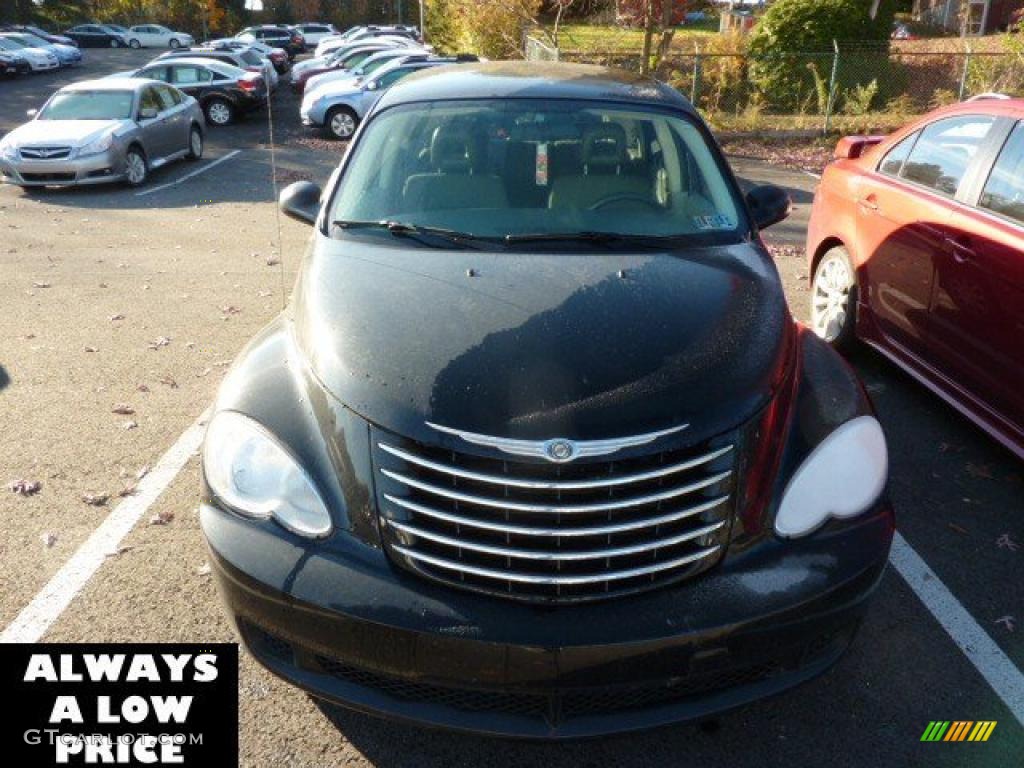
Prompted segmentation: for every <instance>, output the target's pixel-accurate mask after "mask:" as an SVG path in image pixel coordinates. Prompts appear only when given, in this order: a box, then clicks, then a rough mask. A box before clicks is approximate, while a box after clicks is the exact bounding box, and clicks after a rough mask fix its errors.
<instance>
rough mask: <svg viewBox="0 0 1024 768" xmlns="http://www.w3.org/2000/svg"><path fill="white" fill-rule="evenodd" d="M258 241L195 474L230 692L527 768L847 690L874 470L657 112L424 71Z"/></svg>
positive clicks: (840, 378) (605, 89)
mask: <svg viewBox="0 0 1024 768" xmlns="http://www.w3.org/2000/svg"><path fill="white" fill-rule="evenodd" d="M321 200H322V201H323V202H322V203H321ZM281 207H282V210H283V211H284V212H285V213H286V214H287V215H289V216H292V217H293V218H295V219H297V220H300V221H304V222H307V223H309V224H311V225H312V229H311V240H312V242H311V243H310V245H309V247H308V249H307V250H306V256H305V257H304V258H303V260H302V262H301V265H300V268H299V276H298V278H297V282H296V288H295V291H294V293H293V298H292V303H291V306H290V307H289V308H288V310H287V311H286V312H284V313H282V314H281V315H280V316H279V317H278V318H277V319H275V320H274V321H272V322H271V323H270V325H269V326H268V327H266V328H265V329H264V330H263V331H261V332H260V333H259V335H258V336H257V338H256V339H254V340H253V341H252V342H251V343H250V344H249V345H248V346H247V347H246V350H245V351H244V352H243V353H242V354H241V355H240V357H239V358H238V359H237V360H236V361H235V362H234V364H233V366H232V368H231V370H230V371H229V373H228V374H227V377H226V379H225V381H224V383H223V385H222V387H221V389H220V392H219V395H218V397H217V399H216V405H215V406H214V408H213V414H212V418H211V420H210V422H209V425H208V428H207V432H206V437H205V442H204V446H203V451H202V468H203V471H202V478H203V479H202V483H203V485H202V490H201V499H202V501H201V507H200V523H201V527H202V530H203V533H204V535H205V538H206V541H207V544H208V546H209V552H210V564H211V568H212V571H213V573H214V575H215V579H216V582H217V585H218V588H219V591H220V593H221V596H222V598H223V603H224V605H225V606H226V608H227V610H228V612H229V613H230V614H231V617H232V619H233V620H234V626H237V627H238V629H239V631H240V635H241V641H242V643H243V644H244V645H245V647H246V648H247V649H248V650H249V652H250V653H251V654H252V656H253V657H254V658H255V659H256V660H257V661H258V662H259V663H261V664H263V665H264V666H266V667H267V668H268V669H270V670H271V671H272V672H274V673H275V674H276V675H278V676H280V677H282V678H284V679H285V680H289V681H291V682H293V683H294V684H296V685H299V686H301V687H302V689H303V690H305V691H306V692H308V693H310V694H312V695H313V696H314V697H317V698H319V699H321V700H322V701H325V702H328V703H326V704H324V705H323V706H324V708H325V709H326V710H327V711H328V712H333V711H334V710H333V709H332V708H333V707H336V706H337V705H342V706H350V707H355V708H357V709H360V710H362V711H364V712H372V713H375V714H379V715H384V716H390V717H395V718H399V719H402V720H405V721H413V722H418V723H422V724H429V725H432V726H444V727H449V728H458V729H461V730H468V731H482V732H486V733H488V734H492V735H509V736H519V737H531V738H538V739H554V738H567V737H579V736H593V735H599V734H605V733H611V732H616V731H630V730H635V729H638V728H642V727H646V726H653V725H661V724H665V723H669V722H673V721H677V720H684V719H692V718H701V717H706V716H709V715H711V714H713V713H715V712H717V711H719V710H722V709H725V708H731V707H735V706H738V705H741V704H744V703H747V702H750V701H753V700H756V699H760V698H763V697H765V696H769V695H771V694H774V693H777V692H780V691H782V690H784V689H787V688H789V687H791V686H794V685H797V684H799V683H801V682H803V681H805V680H807V679H809V678H812V677H814V676H815V675H818V674H820V673H821V672H823V671H824V670H826V669H827V668H828V667H829V666H830V665H832V664H833V663H834V662H835V661H836V660H837V659H838V658H839V657H840V656H841V655H842V654H843V652H844V651H845V649H846V648H847V647H848V645H849V643H850V642H851V640H852V638H853V637H854V635H855V633H856V628H857V626H858V624H859V623H860V621H861V618H862V616H863V614H864V611H865V608H866V604H867V601H868V599H869V597H870V595H871V593H872V591H873V590H874V588H875V586H876V584H877V583H878V581H879V579H880V577H881V575H882V573H883V572H884V569H885V565H886V560H887V556H888V552H889V546H890V541H891V537H892V535H893V528H894V519H893V513H892V508H891V506H890V504H889V501H888V499H887V496H886V493H885V486H886V476H887V454H886V446H885V439H884V437H883V435H882V430H881V427H880V426H879V424H878V421H877V420H876V419H875V417H874V415H873V413H872V409H871V405H870V403H869V401H868V399H867V397H866V395H865V394H864V391H863V388H862V386H861V385H860V383H859V382H858V380H857V377H856V375H855V374H854V372H853V371H852V370H851V369H850V367H849V366H848V365H847V364H846V363H845V362H844V361H843V359H842V358H841V357H840V356H839V355H838V354H836V353H835V352H834V351H833V350H831V349H829V347H828V346H827V345H826V344H825V343H824V342H822V341H821V340H820V339H819V338H818V337H817V336H815V335H814V334H813V333H811V332H809V331H807V330H806V329H804V328H803V327H801V326H800V325H798V324H796V323H795V322H794V321H793V320H792V317H791V314H790V311H789V308H788V307H787V305H786V299H785V294H784V292H783V288H782V283H781V280H780V278H779V274H778V271H777V270H776V267H775V265H774V263H773V261H772V258H771V256H770V255H769V253H768V251H767V249H766V248H765V246H764V244H763V242H762V240H761V237H760V234H759V233H760V230H761V229H763V228H764V227H767V226H769V225H771V224H772V223H774V222H776V221H779V220H781V219H782V218H784V217H785V216H786V215H787V213H788V211H789V207H790V201H789V198H788V197H787V195H786V194H785V192H784V191H782V190H780V189H778V188H775V187H759V188H755V189H753V190H751V191H750V192H748V194H747V195H746V197H744V196H743V195H742V194H741V192H740V189H739V187H738V185H737V183H736V181H735V179H734V177H733V175H732V173H731V172H730V171H729V168H728V166H727V164H726V162H725V159H724V157H723V156H722V154H721V152H720V150H719V149H718V146H717V144H716V142H715V140H714V138H713V137H712V135H711V132H710V131H709V130H708V128H707V126H706V125H705V124H704V123H703V121H702V120H701V118H700V116H699V115H698V113H697V112H696V110H695V109H693V107H691V106H690V104H689V103H688V102H687V101H686V100H685V99H684V98H683V97H682V96H681V95H680V94H679V93H678V92H677V91H676V90H674V89H672V88H670V87H668V86H666V85H664V84H661V83H658V82H656V81H654V80H651V79H646V78H640V77H638V76H637V75H635V74H633V73H621V74H617V73H615V72H614V71H613V70H608V69H605V68H599V67H589V66H582V65H567V64H552V63H548V62H545V63H543V64H539V63H538V64H531V63H524V62H515V63H500V64H496V63H495V64H466V65H461V66H458V67H438V68H435V69H433V70H430V71H427V72H422V71H421V72H420V73H419V74H417V75H414V76H411V77H409V78H407V79H405V80H403V81H402V82H401V83H400V84H399V85H398V86H397V87H395V88H392V89H391V90H389V91H387V92H386V93H385V94H384V96H383V98H382V99H381V100H380V102H379V103H378V104H377V106H376V107H375V108H374V110H373V111H372V113H371V114H370V115H369V116H368V117H367V120H366V122H365V124H364V125H363V127H362V129H361V130H360V132H359V135H358V136H357V138H356V140H355V142H354V143H353V145H352V147H351V148H350V149H349V151H348V152H347V154H346V156H345V158H344V159H343V160H342V162H341V167H340V168H339V170H338V171H337V172H336V173H335V174H333V175H332V177H331V180H330V182H329V186H328V187H327V189H325V190H323V191H322V190H321V189H320V188H319V187H317V186H316V185H314V184H312V183H310V182H297V183H296V184H294V185H291V186H290V187H288V188H286V189H285V190H284V191H283V194H282V196H281ZM424 649H429V651H428V652H425V650H424Z"/></svg>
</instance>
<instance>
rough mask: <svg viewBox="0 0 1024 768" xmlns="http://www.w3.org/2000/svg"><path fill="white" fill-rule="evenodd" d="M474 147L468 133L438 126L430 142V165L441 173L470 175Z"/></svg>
mask: <svg viewBox="0 0 1024 768" xmlns="http://www.w3.org/2000/svg"><path fill="white" fill-rule="evenodd" d="M474 146H475V145H474V143H473V140H472V138H471V137H470V134H469V132H468V131H463V130H459V129H457V128H452V127H449V126H443V125H439V126H438V127H437V128H436V129H435V131H434V137H433V139H431V141H430V164H431V165H432V166H434V168H436V169H437V170H438V171H441V172H442V173H470V172H472V170H473V160H474V152H473V149H474Z"/></svg>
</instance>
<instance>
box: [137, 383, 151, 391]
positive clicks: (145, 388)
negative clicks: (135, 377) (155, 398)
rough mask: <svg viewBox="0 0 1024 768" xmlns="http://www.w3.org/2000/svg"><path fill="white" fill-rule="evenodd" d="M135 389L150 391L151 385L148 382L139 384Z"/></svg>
mask: <svg viewBox="0 0 1024 768" xmlns="http://www.w3.org/2000/svg"><path fill="white" fill-rule="evenodd" d="M135 391H136V392H149V385H148V384H139V386H137V387H136V388H135Z"/></svg>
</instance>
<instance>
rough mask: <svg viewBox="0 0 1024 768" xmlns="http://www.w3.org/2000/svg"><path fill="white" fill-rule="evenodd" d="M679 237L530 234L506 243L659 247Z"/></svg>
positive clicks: (625, 234) (510, 237) (515, 236)
mask: <svg viewBox="0 0 1024 768" xmlns="http://www.w3.org/2000/svg"><path fill="white" fill-rule="evenodd" d="M679 237H680V236H679V235H638V234H627V233H623V232H593V231H583V232H530V233H527V234H524V235H505V237H504V241H505V242H506V243H546V242H568V243H597V244H608V243H639V244H647V245H658V244H661V243H664V242H667V241H672V240H677V239H678V238H679Z"/></svg>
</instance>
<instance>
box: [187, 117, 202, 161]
mask: <svg viewBox="0 0 1024 768" xmlns="http://www.w3.org/2000/svg"><path fill="white" fill-rule="evenodd" d="M202 156H203V132H202V131H201V130H199V126H198V125H193V126H192V130H190V131H189V132H188V154H187V155H185V157H187V158H188V159H189V160H198V159H199V158H201V157H202Z"/></svg>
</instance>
